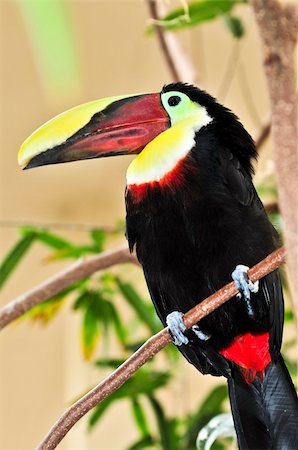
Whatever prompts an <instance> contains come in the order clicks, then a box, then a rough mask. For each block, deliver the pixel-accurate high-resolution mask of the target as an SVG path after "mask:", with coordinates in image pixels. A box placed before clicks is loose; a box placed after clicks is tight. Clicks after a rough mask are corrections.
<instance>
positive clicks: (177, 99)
mask: <svg viewBox="0 0 298 450" xmlns="http://www.w3.org/2000/svg"><path fill="white" fill-rule="evenodd" d="M180 102H181V97H179V96H178V95H172V97H170V98H169V99H168V104H169V106H177V105H179V103H180Z"/></svg>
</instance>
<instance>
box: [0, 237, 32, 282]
mask: <svg viewBox="0 0 298 450" xmlns="http://www.w3.org/2000/svg"><path fill="white" fill-rule="evenodd" d="M35 239H36V233H35V232H31V233H28V234H26V235H25V236H23V237H22V238H21V239H20V240H19V241H18V242H17V243H16V245H15V246H14V247H13V248H12V250H11V251H10V252H9V253H8V255H7V256H6V257H5V259H4V261H3V262H2V263H1V265H0V287H3V286H4V283H5V282H6V281H7V280H8V278H9V276H10V275H11V274H12V272H13V271H14V269H15V268H16V267H17V265H18V264H19V262H20V261H21V259H22V258H23V256H24V255H25V253H26V252H27V251H28V250H29V248H30V246H31V244H32V243H33V242H34V240H35Z"/></svg>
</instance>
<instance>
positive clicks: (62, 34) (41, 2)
mask: <svg viewBox="0 0 298 450" xmlns="http://www.w3.org/2000/svg"><path fill="white" fill-rule="evenodd" d="M18 6H19V10H20V12H21V14H22V17H23V20H24V23H25V26H26V30H27V33H28V37H29V40H30V42H31V47H32V51H33V53H34V55H35V58H34V59H35V62H36V65H37V68H38V69H39V73H40V75H41V81H42V83H43V86H44V88H45V90H46V92H47V93H48V98H49V100H50V99H51V98H52V97H53V96H54V97H55V98H56V99H59V97H61V95H62V96H65V95H67V94H68V95H69V96H72V97H73V96H74V95H75V93H76V92H78V90H79V89H81V78H80V72H81V69H80V64H79V62H80V58H79V57H78V54H77V50H76V45H75V44H76V39H75V36H76V33H75V30H74V26H73V23H72V16H71V2H68V1H65V0H54V1H53V0H18Z"/></svg>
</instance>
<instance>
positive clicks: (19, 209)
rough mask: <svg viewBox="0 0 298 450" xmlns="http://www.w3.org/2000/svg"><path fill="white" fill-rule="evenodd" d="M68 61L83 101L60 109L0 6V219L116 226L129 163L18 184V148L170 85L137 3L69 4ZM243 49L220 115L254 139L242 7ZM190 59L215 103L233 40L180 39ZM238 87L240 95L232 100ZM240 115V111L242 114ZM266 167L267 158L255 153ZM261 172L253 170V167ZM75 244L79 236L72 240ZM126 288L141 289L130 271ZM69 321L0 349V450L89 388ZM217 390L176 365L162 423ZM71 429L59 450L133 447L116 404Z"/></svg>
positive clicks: (96, 164)
mask: <svg viewBox="0 0 298 450" xmlns="http://www.w3.org/2000/svg"><path fill="white" fill-rule="evenodd" d="M69 4H70V7H71V11H72V16H73V21H74V26H75V30H76V38H77V45H78V52H79V56H80V58H81V64H82V67H83V73H82V78H83V89H82V90H81V92H80V93H76V94H75V93H73V95H72V96H68V97H65V98H63V97H61V98H60V99H57V98H56V99H55V98H52V99H51V98H48V97H47V95H46V92H45V90H44V89H43V85H42V83H41V80H40V77H39V73H38V70H37V67H36V64H35V61H34V58H33V55H32V51H31V47H30V44H29V40H28V36H27V34H26V30H25V28H24V23H23V21H22V17H21V15H20V11H19V9H18V5H17V3H16V2H15V1H14V0H9V1H3V0H2V1H1V45H2V48H1V122H0V123H1V148H0V150H1V219H2V220H3V219H5V220H17V221H26V222H47V223H48V222H50V223H51V222H68V223H89V224H96V225H114V224H115V222H116V221H117V220H118V219H119V218H123V217H124V201H123V192H124V187H125V171H126V167H127V165H128V163H129V158H124V157H123V158H115V159H113V158H111V159H105V160H104V161H91V162H86V161H85V162H82V163H80V164H79V163H76V164H69V165H60V166H56V167H44V168H41V169H39V170H33V171H28V172H23V173H22V172H21V171H20V170H19V168H18V167H17V163H16V155H17V151H18V148H19V145H20V143H21V142H22V140H24V139H25V138H26V137H27V135H28V134H30V133H31V132H32V130H33V129H35V128H36V127H37V126H39V125H40V124H42V123H43V122H44V121H46V120H47V119H49V118H50V117H52V116H53V115H55V114H57V113H59V112H61V111H63V110H64V109H67V108H69V107H71V106H73V105H75V104H79V103H82V102H85V101H88V100H92V99H95V98H100V97H104V96H110V95H117V94H126V93H134V92H142V91H159V90H160V88H161V86H162V85H163V84H164V83H166V82H170V81H171V78H170V75H169V72H168V70H167V68H166V66H165V63H164V61H163V59H162V56H161V54H160V52H159V48H158V45H157V41H156V39H155V38H154V37H147V36H145V34H144V27H145V24H146V21H147V19H148V13H147V8H146V4H145V3H144V2H142V1H137V0H135V1H126V0H121V1H120V0H118V1H73V2H69ZM237 12H238V13H239V15H240V16H242V17H243V18H244V23H245V27H246V35H245V38H244V39H243V40H242V42H241V44H240V45H241V49H240V60H239V63H238V65H237V66H236V69H235V71H234V72H233V71H232V73H231V75H232V76H233V79H232V82H231V84H230V89H229V91H228V93H227V96H226V99H225V104H226V105H228V106H229V107H231V108H232V109H233V110H234V111H235V112H236V114H237V115H239V117H240V118H241V120H242V122H243V123H244V124H245V126H246V128H247V129H248V130H249V131H250V132H251V133H252V134H254V133H255V132H256V130H257V129H258V127H259V125H260V124H259V123H258V119H257V118H256V117H254V115H252V114H251V112H250V110H249V107H248V105H249V103H253V104H254V106H255V108H256V109H257V113H258V116H259V117H260V118H261V119H262V120H265V119H266V117H267V113H268V103H267V94H266V86H265V82H264V77H263V73H262V67H261V55H260V51H259V45H258V44H259V42H258V36H257V33H256V29H255V25H254V22H253V18H252V16H251V14H250V11H249V9H248V8H247V7H239V8H238V10H237ZM180 36H181V38H182V40H183V43H184V46H185V48H186V49H187V51H188V52H189V53H190V55H191V56H192V57H193V59H194V61H195V64H196V67H197V69H198V73H199V79H200V82H201V83H202V85H203V86H204V88H206V89H207V90H208V91H209V92H210V93H212V94H213V95H215V96H216V95H217V94H218V91H219V87H220V84H221V81H222V77H223V74H224V73H225V71H226V68H227V65H228V64H229V65H230V68H231V69H232V66H233V65H234V62H231V59H230V58H231V48H232V46H233V45H234V42H233V39H232V37H231V36H230V34H229V33H228V32H227V30H226V29H225V27H224V24H223V22H222V21H221V20H218V21H215V22H211V23H209V24H206V25H203V26H201V27H197V28H195V29H194V30H193V31H192V32H189V31H185V32H183V33H180ZM244 76H245V78H246V83H247V84H248V85H249V88H250V91H251V95H248V93H247V92H246V93H245V96H243V93H242V92H243V90H244V91H245V90H247V88H245V84H243V83H245V82H244V81H243V78H244ZM250 108H251V107H250ZM266 155H267V156H268V151H266ZM262 164H263V163H262ZM0 231H1V254H2V255H3V254H5V252H6V251H7V250H8V249H9V248H10V247H11V246H12V245H13V243H14V242H15V240H16V238H17V230H16V229H15V228H13V227H4V226H3V225H2V226H1V228H0ZM71 236H72V237H73V238H74V239H76V240H77V241H83V240H84V237H85V236H84V233H83V232H71ZM46 256H47V252H46V251H45V250H44V249H41V248H40V247H39V246H38V245H36V246H35V247H34V249H33V250H32V251H31V252H30V254H29V255H28V256H27V257H26V259H25V261H24V262H23V263H22V265H21V266H20V268H19V270H18V271H17V272H16V273H15V274H14V276H13V278H11V280H10V281H9V283H8V284H7V287H6V288H5V290H4V291H3V292H2V293H1V304H4V303H6V302H7V301H9V300H11V299H12V298H13V297H14V296H16V295H18V294H20V293H22V292H23V291H25V290H26V289H29V288H30V287H32V286H34V285H35V284H36V283H38V282H40V281H42V280H43V279H45V278H46V277H47V276H48V275H50V274H51V273H55V272H56V271H57V270H58V269H60V268H61V267H62V266H63V265H62V264H45V262H44V258H45V257H46ZM126 272H127V273H125V276H127V277H130V278H134V277H135V276H138V277H139V278H140V281H139V283H140V285H141V286H142V288H143V289H145V287H144V283H143V280H142V279H141V277H140V276H139V275H137V274H138V273H139V272H137V270H136V269H132V268H127V269H126ZM78 325H79V320H78V317H77V316H76V315H75V314H73V313H71V312H70V311H69V309H68V308H67V307H65V308H64V311H63V313H62V314H60V315H59V317H57V318H56V319H55V320H54V321H53V322H52V323H50V325H49V326H48V327H46V328H42V327H40V326H37V325H32V324H30V323H28V322H22V323H19V324H15V325H11V326H10V327H8V328H7V329H5V330H4V331H3V333H2V334H1V340H0V357H1V369H0V427H1V432H0V448H1V450H25V449H32V448H34V446H35V445H36V444H37V443H38V441H39V440H40V439H41V437H42V436H43V435H44V433H45V432H46V431H47V429H48V428H49V426H50V425H52V423H53V421H55V420H56V419H57V418H58V416H59V415H60V414H61V412H62V411H63V410H64V409H65V407H66V406H67V405H68V404H69V403H70V402H71V401H72V400H73V399H74V398H75V397H76V396H78V395H79V394H81V393H82V392H83V391H84V390H85V389H86V388H88V387H90V386H92V384H94V383H95V382H96V381H98V380H99V375H98V371H97V370H94V369H93V368H92V367H91V365H88V364H86V363H85V362H84V361H82V357H81V354H80V347H79V332H78ZM216 382H218V380H214V379H212V378H211V377H203V376H202V375H200V374H199V373H197V372H195V370H194V369H192V367H190V366H189V365H187V363H186V362H184V361H182V360H181V373H180V374H179V380H178V382H177V384H176V385H174V386H172V389H171V390H170V389H169V391H168V392H164V393H163V394H162V395H161V397H162V398H163V399H165V401H166V403H167V408H168V411H169V413H170V412H171V411H172V410H173V409H174V408H178V410H179V411H181V412H183V410H184V409H186V408H187V407H188V405H189V404H192V405H193V406H195V405H197V403H198V400H199V399H200V398H201V397H202V395H205V394H206V393H207V391H208V386H210V385H211V384H215V383H216ZM85 426H86V422H85V420H82V421H81V423H80V424H78V425H77V426H76V427H75V428H74V429H73V430H72V431H71V432H70V433H69V435H68V437H67V438H66V439H65V440H64V441H63V444H62V445H61V447H60V448H63V449H71V450H75V449H82V450H83V449H87V448H88V449H99V448H100V449H123V448H125V446H126V445H128V444H129V443H131V442H132V441H133V439H134V438H136V437H137V433H136V431H135V427H134V425H133V423H132V419H131V418H130V413H129V411H128V409H127V405H126V404H125V402H123V404H117V406H116V407H114V408H112V409H111V411H110V412H108V414H107V415H106V416H105V417H104V419H103V420H102V422H101V423H100V425H99V426H98V427H97V428H96V430H95V431H94V432H93V433H92V434H91V435H89V436H87V435H86V434H85V433H84V430H85Z"/></svg>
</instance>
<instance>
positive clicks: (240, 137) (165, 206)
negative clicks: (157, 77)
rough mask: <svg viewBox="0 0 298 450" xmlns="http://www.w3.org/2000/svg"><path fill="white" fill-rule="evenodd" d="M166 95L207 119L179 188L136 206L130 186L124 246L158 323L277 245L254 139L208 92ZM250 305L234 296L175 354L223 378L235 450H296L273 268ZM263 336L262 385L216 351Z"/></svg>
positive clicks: (150, 193) (157, 190)
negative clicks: (256, 178) (266, 348)
mask: <svg viewBox="0 0 298 450" xmlns="http://www.w3.org/2000/svg"><path fill="white" fill-rule="evenodd" d="M169 91H180V92H183V93H184V94H186V95H187V96H188V97H189V98H190V99H191V100H192V101H195V102H197V103H199V104H200V105H202V106H204V107H205V108H206V110H207V112H208V114H209V115H210V116H211V117H212V119H213V121H212V122H211V123H210V124H208V125H207V126H205V127H203V128H202V129H201V130H200V131H199V132H197V133H196V137H195V146H194V147H193V149H192V150H191V151H190V152H189V154H188V155H187V157H186V158H185V160H184V161H183V164H182V166H181V167H180V169H179V170H180V177H182V178H183V183H179V185H177V186H175V184H173V185H171V186H166V187H165V186H159V185H158V183H154V185H152V186H148V188H147V190H146V194H145V195H144V196H143V197H142V198H141V199H139V200H138V201H136V199H135V197H134V195H133V192H132V191H131V190H130V188H129V187H128V188H127V191H126V208H127V222H126V223H127V238H128V241H129V246H130V249H131V250H132V249H133V248H134V247H135V248H136V252H137V256H138V259H139V261H140V263H141V264H142V266H143V270H144V275H145V278H146V281H147V284H148V288H149V291H150V295H151V298H152V300H153V303H154V305H155V308H156V311H157V314H158V315H159V317H160V319H161V321H162V322H163V324H164V325H165V324H166V317H167V315H168V314H169V313H171V312H172V311H175V310H178V311H182V312H186V311H188V310H189V309H190V308H191V307H193V306H194V305H195V304H197V303H198V302H200V301H202V300H203V299H204V298H206V297H208V296H209V295H210V294H212V293H214V292H215V291H217V290H218V289H219V288H221V287H222V286H223V285H225V284H226V283H228V282H229V281H231V273H232V271H233V270H234V268H235V267H236V265H237V264H245V265H247V266H252V265H254V264H255V263H257V262H259V261H260V260H262V259H263V258H264V257H265V256H267V255H268V254H269V253H271V252H272V251H273V250H274V249H276V247H277V245H278V237H277V234H276V232H275V230H274V228H273V226H272V225H271V223H270V221H269V219H268V217H267V215H266V212H265V210H264V208H263V205H262V203H261V201H260V199H259V197H258V195H257V193H256V191H255V188H254V186H253V183H252V173H253V168H252V163H253V160H254V159H255V158H256V149H255V145H254V143H253V140H252V138H251V137H250V135H249V134H248V133H247V131H246V130H245V129H244V127H243V126H242V124H241V123H240V122H239V120H238V119H237V117H236V116H235V115H234V114H233V113H232V112H231V111H230V110H228V109H227V108H225V107H223V106H222V105H220V104H218V103H217V102H216V101H215V99H214V98H212V97H211V96H210V95H208V94H207V93H205V92H203V91H200V90H199V89H197V88H195V87H192V86H188V85H184V84H181V83H176V84H171V85H167V86H165V87H164V89H163V92H169ZM252 306H253V308H254V311H255V314H254V318H250V317H249V316H248V314H247V312H246V309H245V305H244V303H243V301H241V299H238V298H233V299H232V300H230V301H229V302H228V303H226V304H225V305H223V306H221V307H220V308H218V310H216V311H214V312H213V313H212V314H211V315H209V316H208V317H206V318H205V319H203V320H202V321H201V322H200V328H201V330H202V331H203V332H205V333H206V334H210V335H211V337H210V339H209V340H208V341H206V342H202V341H200V340H199V339H198V338H197V337H196V336H195V335H194V334H193V332H192V331H188V332H187V335H188V337H189V338H190V344H189V345H183V346H181V347H180V348H179V349H180V350H181V352H182V353H183V355H184V356H185V357H186V358H187V359H188V360H189V362H191V363H192V364H193V365H194V366H195V367H197V368H198V369H199V370H200V371H201V372H203V373H210V374H212V375H224V376H226V377H228V380H229V390H230V398H231V405H232V410H233V416H234V421H235V424H236V430H237V435H238V442H239V446H240V448H241V449H258V448H260V449H269V448H278V449H292V448H293V449H294V448H298V435H297V430H296V427H297V425H298V402H297V396H296V393H295V390H294V387H293V384H292V382H291V380H290V378H289V376H288V374H287V369H286V367H285V366H284V364H283V362H282V357H281V356H280V347H281V340H282V328H283V296H282V290H281V283H280V278H279V274H278V272H277V271H275V272H273V273H271V274H270V275H268V276H266V277H265V278H263V279H262V280H261V281H260V289H259V292H258V293H256V294H253V295H252ZM265 332H269V343H270V356H271V362H270V364H269V365H268V366H267V368H266V370H265V374H264V378H263V379H262V377H260V376H257V377H256V378H255V379H254V381H253V382H252V383H248V382H247V380H245V379H244V377H243V376H242V372H241V370H240V369H239V367H238V366H237V364H235V363H234V362H232V361H230V360H228V359H226V358H225V357H223V356H222V355H221V354H220V353H219V352H220V350H221V349H223V348H227V347H228V346H229V345H231V343H232V342H233V340H234V339H235V338H236V337H237V336H240V335H243V334H245V333H251V334H253V335H259V334H262V333H265ZM268 408H269V409H270V411H269V412H268ZM248 409H249V412H248V411H247V410H248ZM273 411H275V412H273ZM289 417H291V419H289ZM295 423H296V427H294V424H295ZM277 428H278V429H277ZM258 442H259V444H258Z"/></svg>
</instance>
